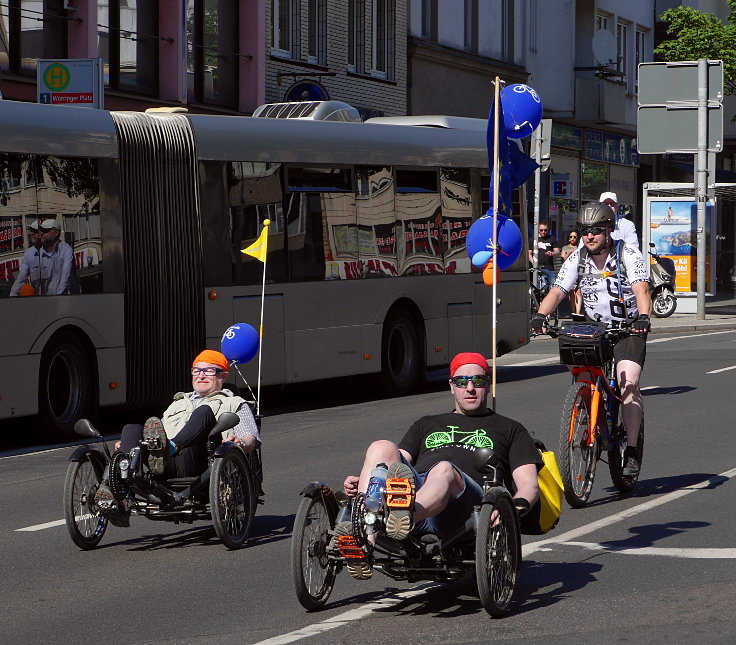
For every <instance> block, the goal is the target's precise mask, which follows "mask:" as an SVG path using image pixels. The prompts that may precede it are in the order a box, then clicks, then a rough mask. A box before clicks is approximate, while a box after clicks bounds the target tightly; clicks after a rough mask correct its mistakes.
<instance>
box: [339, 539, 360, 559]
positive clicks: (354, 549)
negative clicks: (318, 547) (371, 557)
mask: <svg viewBox="0 0 736 645" xmlns="http://www.w3.org/2000/svg"><path fill="white" fill-rule="evenodd" d="M337 550H338V551H339V552H340V555H341V556H342V557H343V558H347V559H361V560H363V559H365V553H363V549H361V548H360V547H359V546H358V543H357V542H356V541H355V538H354V537H353V536H352V535H341V536H339V537H338V538H337Z"/></svg>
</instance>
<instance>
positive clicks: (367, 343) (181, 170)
mask: <svg viewBox="0 0 736 645" xmlns="http://www.w3.org/2000/svg"><path fill="white" fill-rule="evenodd" d="M343 105H344V104H343ZM307 107H308V106H307ZM314 107H315V108H316V109H314V110H312V118H310V117H309V110H308V109H303V110H302V112H306V114H307V116H306V118H305V117H304V116H302V118H269V117H257V116H254V117H239V116H212V115H195V114H186V113H177V112H176V111H171V112H156V111H149V112H147V113H139V112H107V111H103V110H93V109H85V108H74V107H69V106H64V107H59V106H47V105H35V104H29V103H16V102H10V101H0V163H1V164H2V168H1V171H2V176H1V186H0V373H1V374H2V378H1V379H0V419H7V418H13V417H20V416H26V415H35V414H39V415H40V420H41V422H42V424H43V425H42V427H44V428H46V429H47V430H49V431H52V432H62V433H63V432H66V431H68V430H70V429H71V427H72V426H73V423H74V422H75V421H76V419H78V418H79V417H81V416H92V417H94V414H95V412H96V410H97V408H98V406H131V407H133V406H137V407H141V406H148V405H152V404H158V403H159V402H164V401H165V400H166V399H170V397H171V395H172V394H173V393H174V392H176V391H178V390H187V389H188V386H189V378H188V376H187V375H188V368H189V365H190V361H191V359H192V357H193V356H194V355H196V354H197V353H198V352H199V351H200V350H201V349H202V348H204V347H210V348H216V349H219V346H220V339H221V336H222V334H223V332H224V331H225V330H226V329H227V327H228V326H230V325H231V324H233V323H236V322H246V323H249V324H251V325H253V326H254V327H256V328H257V327H258V324H259V318H260V308H261V286H262V279H263V274H262V271H263V266H264V265H263V264H262V263H261V262H260V261H259V260H258V259H256V258H253V257H251V256H249V255H247V254H244V253H241V251H242V249H245V248H246V247H248V246H249V245H250V244H252V243H253V242H254V241H255V239H256V238H257V236H258V235H259V233H260V231H261V230H262V222H263V221H264V220H265V219H269V220H270V222H271V224H270V226H269V232H268V249H269V250H268V257H267V262H266V278H265V279H266V287H265V314H264V331H263V339H262V349H263V361H262V373H261V379H262V384H263V385H273V384H288V383H297V382H303V381H308V380H317V379H326V378H331V377H341V376H346V375H360V374H376V375H377V376H378V377H379V378H380V379H382V381H383V382H384V385H386V386H387V387H388V388H389V389H390V390H391V391H392V392H396V393H405V392H407V391H409V390H410V389H411V388H412V387H413V386H414V385H415V384H416V383H417V382H418V381H419V380H420V379H421V378H422V377H423V376H424V374H425V371H426V370H427V369H431V368H438V367H441V366H444V365H447V363H448V362H449V360H450V358H451V357H452V355H453V354H454V353H456V352H458V351H480V352H482V353H483V354H484V355H486V356H489V355H490V353H491V342H492V340H491V339H492V335H491V293H492V290H491V289H490V288H489V287H487V286H486V285H484V284H483V280H482V275H481V273H480V272H478V271H477V270H476V269H474V268H473V267H472V266H471V263H470V261H469V259H468V257H467V254H466V252H465V244H464V241H465V236H466V234H467V231H468V228H469V227H470V224H471V223H472V221H473V220H474V219H476V218H477V217H479V216H480V215H481V214H482V213H483V212H484V211H485V209H486V208H487V207H488V174H489V173H488V168H487V153H486V147H485V122H484V121H480V120H473V119H454V118H451V117H427V118H426V119H422V118H418V117H397V118H395V119H390V118H382V119H374V120H368V121H367V122H364V123H361V122H344V121H338V122H335V121H329V120H318V119H316V118H314V115H315V114H318V113H319V112H320V109H319V104H315V106H314ZM328 112H330V111H329V110H328ZM332 113H333V114H335V113H336V112H334V111H333V112H332ZM519 212H520V213H521V214H520V215H519V216H518V220H517V221H518V223H519V225H520V228H521V230H522V231H526V230H527V228H526V212H525V209H524V208H521V209H517V213H519ZM49 218H53V219H56V220H57V222H59V223H60V224H61V225H62V229H63V231H62V238H63V239H64V240H65V241H66V242H67V243H68V244H70V245H71V246H72V247H73V250H74V257H75V264H76V273H77V281H78V283H79V289H76V290H75V291H78V293H75V294H74V295H71V294H66V295H46V296H25V297H23V296H21V297H10V296H11V290H12V287H13V285H14V283H15V282H16V280H17V279H18V271H19V266H20V261H21V258H22V255H23V253H24V251H25V249H26V248H28V246H29V244H30V238H29V235H28V233H27V229H28V227H29V225H30V224H31V223H32V222H33V221H37V220H41V221H44V220H45V219H49ZM524 249H525V250H524V253H523V254H522V257H521V258H520V259H519V261H518V262H517V263H516V264H515V265H514V266H513V267H512V268H511V269H509V270H507V271H505V272H504V274H503V279H502V281H501V282H500V284H499V287H498V307H497V348H498V352H499V355H500V354H503V353H505V352H508V351H511V350H513V349H515V348H517V347H519V346H520V345H522V344H524V343H526V342H527V341H528V332H527V321H528V302H527V284H528V282H527V273H526V242H525V246H524ZM241 369H244V374H245V376H246V378H247V379H248V380H249V382H250V383H251V384H252V383H254V381H255V380H256V376H257V374H256V372H257V361H251V363H249V364H247V365H245V366H243V367H242V368H241Z"/></svg>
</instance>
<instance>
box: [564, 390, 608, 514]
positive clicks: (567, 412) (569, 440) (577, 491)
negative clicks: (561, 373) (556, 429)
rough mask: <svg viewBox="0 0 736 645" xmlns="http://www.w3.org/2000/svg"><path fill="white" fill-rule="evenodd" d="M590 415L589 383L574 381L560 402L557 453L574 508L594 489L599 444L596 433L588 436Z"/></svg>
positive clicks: (567, 492)
mask: <svg viewBox="0 0 736 645" xmlns="http://www.w3.org/2000/svg"><path fill="white" fill-rule="evenodd" d="M601 405H603V403H601ZM590 418H591V412H590V384H588V383H585V382H579V383H573V384H572V386H570V389H569V390H568V391H567V397H566V398H565V403H564V404H563V406H562V423H561V425H560V453H559V454H560V474H561V475H562V483H563V484H564V485H565V499H566V500H567V503H568V504H569V505H570V506H572V507H573V508H582V507H583V506H585V505H586V504H587V502H588V498H589V497H590V492H591V490H592V489H593V479H594V478H595V466H596V462H597V461H598V456H599V447H598V436H597V433H596V434H595V435H594V436H593V439H592V441H591V438H590V433H591V420H590ZM592 425H593V426H594V427H595V424H592Z"/></svg>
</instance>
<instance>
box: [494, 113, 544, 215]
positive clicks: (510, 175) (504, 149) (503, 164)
mask: <svg viewBox="0 0 736 645" xmlns="http://www.w3.org/2000/svg"><path fill="white" fill-rule="evenodd" d="M493 111H494V106H493V104H491V113H490V114H489V115H488V130H487V132H486V145H487V147H488V168H489V169H490V171H491V186H490V190H489V198H490V203H491V209H492V207H493V184H494V181H493ZM498 123H499V128H498V169H499V182H498V212H499V213H500V214H502V215H506V216H507V217H511V212H512V196H513V192H514V188H516V187H518V186H521V185H522V184H523V183H524V182H525V181H526V180H527V179H528V178H529V177H530V175H531V174H532V173H533V172H534V171H535V170H536V169H537V167H538V164H537V162H535V161H534V160H533V159H532V158H531V157H528V156H527V155H525V154H524V153H523V152H522V151H521V150H519V147H518V146H517V145H516V142H515V141H509V140H508V139H507V138H506V128H505V126H504V121H503V103H502V102H501V103H499V106H498ZM490 214H491V215H492V213H490Z"/></svg>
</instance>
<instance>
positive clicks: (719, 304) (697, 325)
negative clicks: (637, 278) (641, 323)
mask: <svg viewBox="0 0 736 645" xmlns="http://www.w3.org/2000/svg"><path fill="white" fill-rule="evenodd" d="M716 329H736V298H730V297H729V298H712V299H706V303H705V320H698V319H697V315H696V314H680V313H677V311H675V313H674V314H672V315H671V316H670V317H669V318H655V317H654V316H652V333H653V334H656V333H662V332H667V333H671V332H673V331H703V330H707V331H712V330H716Z"/></svg>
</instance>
